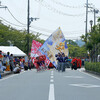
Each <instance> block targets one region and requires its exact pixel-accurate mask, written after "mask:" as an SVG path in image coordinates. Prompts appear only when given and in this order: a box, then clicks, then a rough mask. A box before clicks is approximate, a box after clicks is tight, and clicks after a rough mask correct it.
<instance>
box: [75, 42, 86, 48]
mask: <svg viewBox="0 0 100 100" xmlns="http://www.w3.org/2000/svg"><path fill="white" fill-rule="evenodd" d="M75 42H76V43H77V45H78V46H80V47H81V46H83V45H84V44H85V42H83V41H82V40H76V41H75Z"/></svg>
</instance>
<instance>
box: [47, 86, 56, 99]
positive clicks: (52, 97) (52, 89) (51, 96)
mask: <svg viewBox="0 0 100 100" xmlns="http://www.w3.org/2000/svg"><path fill="white" fill-rule="evenodd" d="M48 100H55V95H54V84H50V89H49V98H48Z"/></svg>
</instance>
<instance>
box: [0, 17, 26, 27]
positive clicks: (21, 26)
mask: <svg viewBox="0 0 100 100" xmlns="http://www.w3.org/2000/svg"><path fill="white" fill-rule="evenodd" d="M0 18H1V19H2V20H3V21H5V22H7V23H9V24H12V25H14V26H18V27H26V26H20V25H16V24H14V23H11V22H9V21H7V20H6V19H4V18H2V17H0Z"/></svg>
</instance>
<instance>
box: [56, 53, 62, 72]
mask: <svg viewBox="0 0 100 100" xmlns="http://www.w3.org/2000/svg"><path fill="white" fill-rule="evenodd" d="M56 57H57V59H56V60H58V62H57V69H58V72H59V71H60V70H61V63H62V57H61V53H58V54H56Z"/></svg>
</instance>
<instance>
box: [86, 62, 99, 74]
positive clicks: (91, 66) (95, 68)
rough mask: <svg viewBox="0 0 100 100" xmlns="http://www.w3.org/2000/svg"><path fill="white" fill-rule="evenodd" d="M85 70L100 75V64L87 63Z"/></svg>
mask: <svg viewBox="0 0 100 100" xmlns="http://www.w3.org/2000/svg"><path fill="white" fill-rule="evenodd" d="M85 69H86V70H89V71H94V72H98V73H100V62H96V63H91V62H85Z"/></svg>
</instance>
